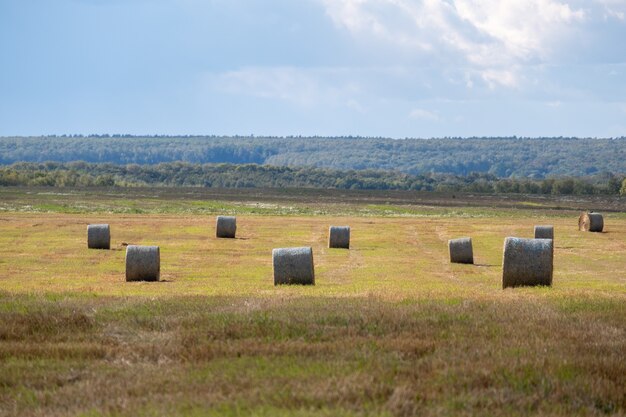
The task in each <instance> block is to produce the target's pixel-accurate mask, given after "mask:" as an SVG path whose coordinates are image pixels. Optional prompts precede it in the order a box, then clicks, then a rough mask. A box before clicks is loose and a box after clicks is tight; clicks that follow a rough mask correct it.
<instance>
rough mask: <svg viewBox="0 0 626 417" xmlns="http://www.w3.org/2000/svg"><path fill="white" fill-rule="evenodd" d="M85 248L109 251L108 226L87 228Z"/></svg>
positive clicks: (109, 237) (99, 225) (93, 225)
mask: <svg viewBox="0 0 626 417" xmlns="http://www.w3.org/2000/svg"><path fill="white" fill-rule="evenodd" d="M87 248H89V249H111V228H110V227H109V225H108V224H90V225H89V226H87Z"/></svg>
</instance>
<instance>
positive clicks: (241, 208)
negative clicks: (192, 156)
mask: <svg viewBox="0 0 626 417" xmlns="http://www.w3.org/2000/svg"><path fill="white" fill-rule="evenodd" d="M2 196H3V203H2V204H1V205H0V210H1V211H0V415H6V416H13V415H15V416H17V415H19V416H44V415H45V416H166V415H167V416H172V415H185V416H205V415H207V416H212V415H215V416H218V415H257V416H281V415H290V416H291V415H294V416H326V415H327V416H369V415H371V416H379V415H381V416H411V415H425V416H431V415H432V416H439V415H485V416H497V415H502V416H504V415H507V416H508V415H555V416H566V415H567V416H572V415H624V414H625V410H626V261H625V260H624V256H623V254H624V253H625V252H626V217H625V216H623V215H622V214H621V213H619V212H614V213H607V214H606V216H605V224H606V228H605V231H606V232H605V233H582V232H578V231H577V227H576V226H577V212H576V211H574V210H567V209H561V208H559V209H554V208H553V207H552V208H550V207H543V206H542V205H541V204H540V203H538V202H536V201H530V202H527V204H521V206H519V205H518V206H512V207H490V206H487V205H485V207H481V206H480V205H474V206H473V207H463V206H462V204H459V203H458V198H456V197H455V202H454V204H451V205H450V206H448V207H446V206H442V205H436V206H435V205H427V204H417V203H416V204H411V203H410V202H409V203H406V202H403V203H402V204H395V205H394V204H391V205H384V204H370V203H367V202H354V201H349V202H346V201H341V200H340V199H339V200H338V201H336V202H332V201H331V202H328V201H325V202H324V203H323V204H322V203H316V202H315V201H312V200H309V199H307V200H302V201H295V202H294V201H291V200H290V201H288V202H285V203H281V202H280V200H271V201H270V202H267V201H266V202H264V201H248V200H245V201H244V200H242V201H237V199H236V198H234V199H232V200H229V201H224V200H205V199H200V198H168V199H165V198H157V197H154V196H151V195H145V196H139V197H137V196H135V197H134V198H126V197H124V198H122V197H120V196H119V195H112V196H109V197H106V196H103V195H101V194H84V193H82V194H81V193H77V194H72V193H69V194H66V195H56V194H50V193H41V192H23V190H22V191H19V192H15V191H3V192H2ZM522 203H524V202H522ZM593 208H595V209H598V210H600V209H602V207H593ZM215 214H235V215H237V216H238V219H237V226H238V230H237V235H238V238H237V239H234V240H231V239H216V238H215V237H214V218H215V217H214V216H215ZM89 223H109V224H110V225H111V229H112V240H111V243H112V250H110V251H98V250H88V249H87V247H86V226H87V224H89ZM535 224H553V225H554V226H555V230H556V236H555V274H554V281H553V282H554V284H553V287H552V288H519V289H507V290H502V289H501V263H502V245H503V240H504V238H505V237H506V236H518V237H532V233H533V226H534V225H535ZM330 225H350V226H351V228H352V239H351V249H350V250H349V251H348V250H341V249H328V248H327V247H326V246H327V237H328V236H327V232H328V227H329V226H330ZM462 236H471V237H472V239H473V242H474V254H475V262H476V265H451V264H449V262H448V254H447V240H448V239H450V238H455V237H462ZM128 243H130V244H149V245H159V246H160V248H161V279H162V282H158V283H126V282H125V281H124V250H125V247H124V246H123V244H128ZM287 246H312V247H313V251H314V260H315V272H316V285H315V286H314V287H297V286H282V287H274V285H273V279H272V260H271V250H272V248H276V247H287Z"/></svg>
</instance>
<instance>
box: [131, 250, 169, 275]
mask: <svg viewBox="0 0 626 417" xmlns="http://www.w3.org/2000/svg"><path fill="white" fill-rule="evenodd" d="M160 275H161V253H160V250H159V247H158V246H137V245H128V246H127V247H126V281H158V280H159V279H160Z"/></svg>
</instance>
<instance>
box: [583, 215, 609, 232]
mask: <svg viewBox="0 0 626 417" xmlns="http://www.w3.org/2000/svg"><path fill="white" fill-rule="evenodd" d="M603 229H604V218H603V217H602V215H601V214H600V213H593V212H591V213H582V214H581V215H580V217H579V218H578V230H580V231H581V232H601V231H602V230H603Z"/></svg>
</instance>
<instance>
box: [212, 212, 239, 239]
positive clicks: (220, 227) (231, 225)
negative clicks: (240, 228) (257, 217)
mask: <svg viewBox="0 0 626 417" xmlns="http://www.w3.org/2000/svg"><path fill="white" fill-rule="evenodd" d="M235 233H237V218H236V217H233V216H217V221H216V226H215V234H216V236H217V237H220V238H229V239H234V238H235Z"/></svg>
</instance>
